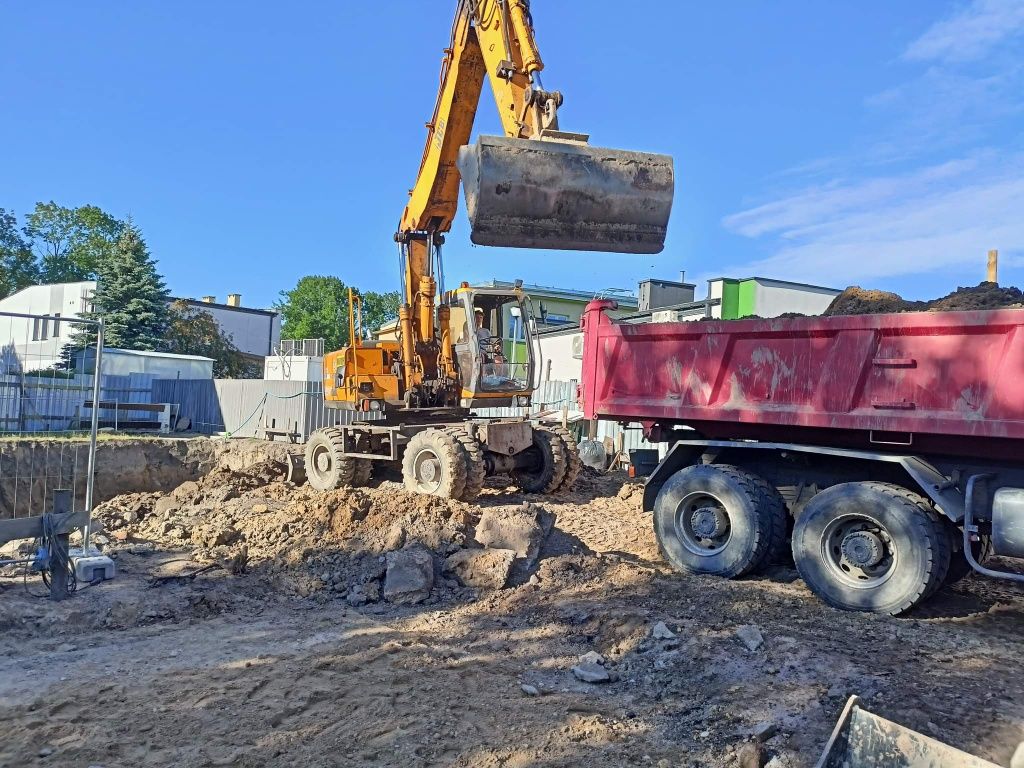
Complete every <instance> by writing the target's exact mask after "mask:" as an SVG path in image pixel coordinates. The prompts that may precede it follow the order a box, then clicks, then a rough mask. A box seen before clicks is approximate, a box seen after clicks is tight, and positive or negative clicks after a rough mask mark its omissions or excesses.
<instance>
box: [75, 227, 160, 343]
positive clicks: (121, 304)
mask: <svg viewBox="0 0 1024 768" xmlns="http://www.w3.org/2000/svg"><path fill="white" fill-rule="evenodd" d="M97 283H98V285H97V287H96V292H95V293H94V294H93V298H92V311H91V312H87V313H85V314H84V315H83V317H85V318H86V319H89V320H97V319H100V318H102V319H103V321H104V346H107V347H115V348H117V349H134V350H140V351H156V350H159V349H160V348H161V345H162V343H163V339H164V335H165V333H166V331H167V325H168V311H167V287H166V286H165V285H164V281H163V278H162V277H161V276H160V274H159V273H158V272H157V271H156V262H155V261H153V259H152V258H151V257H150V255H149V250H148V249H147V248H146V242H145V241H144V240H143V239H142V233H141V232H140V231H139V228H138V227H136V226H135V225H134V224H133V223H132V222H131V220H130V219H129V221H128V223H127V225H126V226H125V229H124V232H123V233H122V234H121V236H120V237H119V238H118V239H117V242H116V243H115V245H114V247H113V248H112V249H111V251H110V253H108V254H106V255H105V256H104V257H103V259H102V260H101V262H100V263H99V265H98V269H97ZM95 341H96V332H95V331H94V330H92V329H91V328H90V329H83V331H82V332H80V333H78V334H77V335H76V336H75V338H74V340H73V344H74V346H76V347H79V348H80V347H83V346H86V345H87V344H94V343H95Z"/></svg>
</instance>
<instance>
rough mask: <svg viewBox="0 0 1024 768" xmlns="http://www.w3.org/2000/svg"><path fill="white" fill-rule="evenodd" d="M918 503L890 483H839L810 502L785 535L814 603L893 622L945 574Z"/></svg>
mask: <svg viewBox="0 0 1024 768" xmlns="http://www.w3.org/2000/svg"><path fill="white" fill-rule="evenodd" d="M940 523H941V521H939V519H938V517H937V516H936V514H935V512H934V510H932V509H931V508H930V505H929V504H928V502H927V501H926V500H925V499H923V498H922V497H921V496H918V495H917V494H915V493H912V492H910V491H908V490H907V489H905V488H902V487H900V486H897V485H892V484H890V483H876V482H860V483H841V484H840V485H834V486H832V487H831V488H826V489H825V490H824V491H821V492H820V493H819V494H817V495H816V496H815V497H814V498H812V499H811V500H810V501H809V502H808V504H807V506H806V507H804V510H803V512H802V513H801V514H800V517H799V519H798V520H797V521H796V525H795V526H794V528H793V557H794V559H795V560H796V567H797V570H798V571H799V572H800V576H801V577H802V578H803V580H804V581H805V582H806V584H807V586H808V587H810V589H811V591H813V592H814V594H816V595H817V596H818V597H820V598H821V599H822V600H824V601H825V602H826V603H828V604H829V605H831V606H833V607H835V608H840V609H842V610H846V611H867V612H871V613H886V614H890V615H893V616H895V615H897V614H900V613H903V612H905V611H908V610H910V609H911V608H913V607H914V606H915V605H917V604H918V603H920V602H921V601H922V600H924V599H925V598H926V597H927V596H928V595H929V594H931V592H933V591H934V590H935V589H936V588H937V587H938V586H939V585H941V583H942V580H943V579H944V578H945V576H946V573H947V572H948V570H949V536H948V534H947V533H946V532H945V531H944V530H943V529H942V528H941V525H940Z"/></svg>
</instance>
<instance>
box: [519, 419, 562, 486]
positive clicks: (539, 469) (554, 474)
mask: <svg viewBox="0 0 1024 768" xmlns="http://www.w3.org/2000/svg"><path fill="white" fill-rule="evenodd" d="M527 450H528V451H530V452H531V453H532V455H533V458H534V466H533V468H532V469H516V470H513V471H512V472H511V475H512V480H513V481H514V482H515V484H516V485H518V486H519V488H520V490H522V492H523V493H544V494H548V493H554V492H555V491H556V490H557V489H558V486H560V485H561V484H562V481H563V480H564V479H565V469H566V462H565V451H564V447H563V444H562V441H561V440H560V439H558V437H557V436H555V435H552V434H551V433H550V432H546V431H544V430H543V429H535V430H533V446H532V447H531V448H527Z"/></svg>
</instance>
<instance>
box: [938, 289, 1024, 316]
mask: <svg viewBox="0 0 1024 768" xmlns="http://www.w3.org/2000/svg"><path fill="white" fill-rule="evenodd" d="M1022 304H1024V294H1022V293H1021V290H1020V288H1014V287H1013V286H1007V287H1005V288H1001V287H1000V286H999V285H997V284H996V283H981V284H979V285H977V286H975V287H968V288H963V287H961V288H957V289H956V290H955V291H953V292H952V293H951V294H949V295H948V296H943V297H942V298H941V299H936V300H935V301H932V302H929V304H928V310H929V311H930V312H949V311H966V310H971V309H1000V308H1003V307H1017V306H1021V305H1022Z"/></svg>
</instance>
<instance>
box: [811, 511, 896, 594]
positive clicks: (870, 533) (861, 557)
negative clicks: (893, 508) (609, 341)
mask: <svg viewBox="0 0 1024 768" xmlns="http://www.w3.org/2000/svg"><path fill="white" fill-rule="evenodd" d="M821 560H822V562H823V563H825V565H826V566H828V569H829V570H830V571H831V572H832V575H833V576H834V577H835V578H837V579H838V580H839V581H841V582H842V583H843V584H845V585H847V586H849V587H853V588H854V589H875V588H877V587H880V586H881V585H882V584H884V583H885V582H886V581H888V580H889V578H890V577H891V576H892V574H893V572H894V571H895V570H896V565H897V563H898V562H899V550H898V549H897V548H896V544H895V542H894V541H893V539H892V536H890V535H889V532H888V531H887V530H886V529H885V526H883V525H881V524H880V523H879V522H878V521H877V520H872V519H871V518H869V517H864V516H861V515H843V516H842V517H838V518H836V519H835V520H833V521H832V522H830V523H829V524H828V525H827V526H825V530H824V531H822V534H821Z"/></svg>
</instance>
